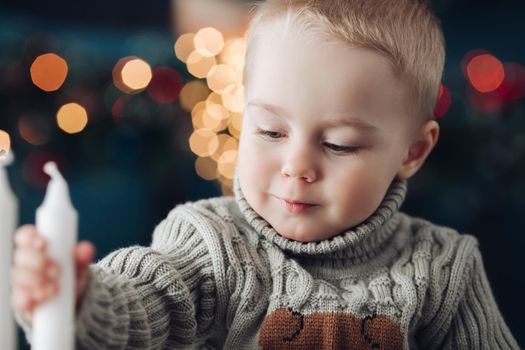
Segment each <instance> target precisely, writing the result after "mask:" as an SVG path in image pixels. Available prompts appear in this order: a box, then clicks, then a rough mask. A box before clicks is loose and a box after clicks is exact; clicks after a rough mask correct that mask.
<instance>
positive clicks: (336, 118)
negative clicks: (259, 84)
mask: <svg viewBox="0 0 525 350" xmlns="http://www.w3.org/2000/svg"><path fill="white" fill-rule="evenodd" d="M247 106H254V107H259V108H263V109H265V110H267V111H269V112H270V113H272V114H275V115H277V116H284V117H287V116H289V113H288V111H287V110H286V109H284V108H282V107H278V106H274V105H271V104H269V103H265V102H262V101H259V100H253V101H250V102H249V103H248V104H247ZM329 116H330V119H329V120H327V121H325V122H324V123H323V124H324V126H325V127H332V128H335V127H340V126H349V127H354V128H357V129H362V130H364V131H366V132H370V133H372V132H377V131H379V128H378V127H377V126H374V125H372V124H370V123H368V122H366V121H364V120H362V119H359V118H356V117H351V116H349V115H347V114H345V113H331V114H329Z"/></svg>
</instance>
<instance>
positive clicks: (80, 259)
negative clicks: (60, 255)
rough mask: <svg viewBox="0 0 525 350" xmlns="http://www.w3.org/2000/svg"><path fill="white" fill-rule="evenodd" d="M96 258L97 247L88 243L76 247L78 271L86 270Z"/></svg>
mask: <svg viewBox="0 0 525 350" xmlns="http://www.w3.org/2000/svg"><path fill="white" fill-rule="evenodd" d="M94 257H95V246H94V245H93V243H91V242H88V241H82V242H80V243H78V244H77V246H76V247H75V266H76V268H77V271H81V270H84V269H85V268H86V267H87V266H89V264H90V263H91V262H92V261H93V258H94Z"/></svg>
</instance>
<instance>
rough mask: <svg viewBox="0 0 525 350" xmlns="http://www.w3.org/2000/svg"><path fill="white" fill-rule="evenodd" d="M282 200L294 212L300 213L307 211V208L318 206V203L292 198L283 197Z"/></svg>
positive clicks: (287, 208)
mask: <svg viewBox="0 0 525 350" xmlns="http://www.w3.org/2000/svg"><path fill="white" fill-rule="evenodd" d="M279 199H280V200H281V203H282V204H283V205H284V207H285V208H286V210H288V211H289V212H291V213H293V214H300V213H303V212H305V211H306V210H308V209H310V208H313V207H316V206H317V205H316V204H310V203H302V202H298V201H294V200H290V199H283V198H279Z"/></svg>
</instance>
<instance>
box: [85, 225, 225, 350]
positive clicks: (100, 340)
mask: <svg viewBox="0 0 525 350" xmlns="http://www.w3.org/2000/svg"><path fill="white" fill-rule="evenodd" d="M89 278H90V281H89V285H88V289H87V291H86V293H85V298H84V300H83V304H82V306H81V309H80V311H79V313H78V315H77V322H76V348H78V349H167V348H180V347H184V346H187V345H190V344H196V343H198V342H202V341H204V340H205V339H206V337H207V335H208V334H209V333H210V332H211V330H212V328H213V324H214V315H215V307H216V305H215V304H216V303H215V302H214V301H215V300H216V299H215V294H216V287H215V284H214V276H213V269H212V262H211V257H210V255H209V252H208V250H207V249H206V244H204V242H203V239H202V237H201V235H199V234H198V232H197V231H196V230H195V228H194V227H193V226H192V225H190V224H188V223H187V222H184V221H182V220H178V219H177V218H176V216H168V218H167V219H165V220H164V221H162V222H161V223H160V224H159V225H158V226H157V227H156V229H155V232H154V234H153V242H152V244H151V246H150V247H140V246H133V247H129V248H123V249H120V250H117V251H115V252H113V253H111V254H110V255H108V256H107V257H105V258H104V259H103V260H101V261H100V262H98V263H97V264H96V265H92V266H91V268H90V275H89Z"/></svg>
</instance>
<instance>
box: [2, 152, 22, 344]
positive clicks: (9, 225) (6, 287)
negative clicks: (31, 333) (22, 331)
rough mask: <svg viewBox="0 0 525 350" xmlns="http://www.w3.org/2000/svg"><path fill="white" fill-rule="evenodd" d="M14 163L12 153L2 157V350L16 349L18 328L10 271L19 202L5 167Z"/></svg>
mask: <svg viewBox="0 0 525 350" xmlns="http://www.w3.org/2000/svg"><path fill="white" fill-rule="evenodd" d="M12 161H13V155H12V152H10V153H8V155H7V157H5V156H4V157H0V349H2V350H4V349H6V350H15V349H16V326H15V321H14V317H13V312H12V310H11V301H10V300H11V281H10V278H9V271H10V269H11V262H12V260H11V259H12V257H13V233H14V232H15V229H16V226H17V224H18V200H17V199H16V197H15V195H14V194H13V191H11V188H10V186H9V181H8V179H7V172H6V171H5V168H4V166H6V165H8V164H9V163H11V162H12Z"/></svg>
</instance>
